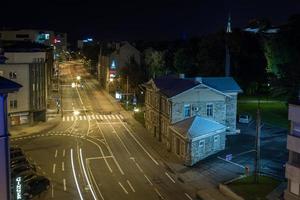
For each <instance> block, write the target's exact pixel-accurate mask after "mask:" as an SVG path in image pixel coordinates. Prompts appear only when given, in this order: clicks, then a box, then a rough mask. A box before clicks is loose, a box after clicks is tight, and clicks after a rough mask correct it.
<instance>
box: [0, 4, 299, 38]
mask: <svg viewBox="0 0 300 200" xmlns="http://www.w3.org/2000/svg"><path fill="white" fill-rule="evenodd" d="M0 8H1V11H0V19H1V20H0V27H1V28H37V29H50V30H56V31H62V32H67V33H68V35H69V38H70V39H72V40H75V39H80V38H82V37H84V36H91V37H95V38H97V39H99V40H102V39H106V40H111V39H118V40H139V39H144V40H165V39H176V38H180V37H182V36H183V35H186V36H187V37H192V36H197V35H201V34H206V33H210V32H214V31H218V30H220V29H222V28H225V26H226V20H227V16H228V13H229V12H231V15H232V26H233V27H245V26H246V25H247V23H248V21H249V20H250V19H253V18H269V19H270V20H271V21H272V23H273V24H274V25H278V24H282V23H284V22H286V20H287V18H288V17H289V16H290V15H291V14H296V13H299V14H300V1H299V0H240V1H237V0H228V1H222V0H198V1H189V0H182V1H175V0H173V1H169V0H160V1H157V0H155V1H154V0H153V1H146V0H140V1H127V0H123V1H114V0H105V1H103V0H94V1H92V0H83V1H82V0H51V1H48V0H44V1H43V0H40V1H32V0H18V1H16V0H6V1H4V2H1V6H0Z"/></svg>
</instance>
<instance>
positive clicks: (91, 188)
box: [79, 149, 97, 200]
mask: <svg viewBox="0 0 300 200" xmlns="http://www.w3.org/2000/svg"><path fill="white" fill-rule="evenodd" d="M79 152H80V160H81V165H82V169H83V173H84V176H85V179H86V181H87V183H88V186H89V188H90V191H91V192H92V195H93V197H94V199H95V200H97V197H96V194H95V192H94V188H93V187H92V185H91V183H90V179H89V177H88V176H87V173H86V170H85V166H84V164H83V163H84V162H83V157H82V150H81V149H80V150H79Z"/></svg>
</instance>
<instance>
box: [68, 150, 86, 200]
mask: <svg viewBox="0 0 300 200" xmlns="http://www.w3.org/2000/svg"><path fill="white" fill-rule="evenodd" d="M71 165H72V171H73V176H74V180H75V184H76V187H77V191H78V193H79V197H80V199H81V200H83V197H82V194H81V191H80V188H79V184H78V181H77V177H76V172H75V167H74V160H73V149H71Z"/></svg>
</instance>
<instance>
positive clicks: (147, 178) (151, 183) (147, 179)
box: [144, 174, 153, 185]
mask: <svg viewBox="0 0 300 200" xmlns="http://www.w3.org/2000/svg"><path fill="white" fill-rule="evenodd" d="M144 176H145V178H146V179H147V181H148V182H149V183H150V185H153V183H152V182H151V181H150V179H149V178H148V176H146V174H144Z"/></svg>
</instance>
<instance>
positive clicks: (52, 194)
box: [51, 184, 54, 199]
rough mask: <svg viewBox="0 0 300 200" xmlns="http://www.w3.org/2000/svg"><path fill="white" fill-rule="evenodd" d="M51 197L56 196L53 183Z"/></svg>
mask: <svg viewBox="0 0 300 200" xmlns="http://www.w3.org/2000/svg"><path fill="white" fill-rule="evenodd" d="M51 197H52V199H53V198H54V186H53V184H51Z"/></svg>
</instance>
